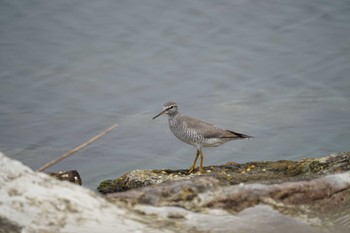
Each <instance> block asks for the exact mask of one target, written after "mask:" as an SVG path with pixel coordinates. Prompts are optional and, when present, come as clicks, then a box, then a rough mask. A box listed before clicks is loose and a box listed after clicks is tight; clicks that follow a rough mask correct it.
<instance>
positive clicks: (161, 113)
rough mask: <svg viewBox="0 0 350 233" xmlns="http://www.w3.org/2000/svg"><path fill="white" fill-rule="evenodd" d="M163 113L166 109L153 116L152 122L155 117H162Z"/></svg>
mask: <svg viewBox="0 0 350 233" xmlns="http://www.w3.org/2000/svg"><path fill="white" fill-rule="evenodd" d="M165 111H166V109H164V110H163V111H161V112H160V113H159V114H157V115H156V116H154V117H153V118H152V120H154V119H156V118H157V117H159V116H161V115H163V114H164V113H165Z"/></svg>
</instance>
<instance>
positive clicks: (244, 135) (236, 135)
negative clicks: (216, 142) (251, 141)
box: [226, 130, 253, 139]
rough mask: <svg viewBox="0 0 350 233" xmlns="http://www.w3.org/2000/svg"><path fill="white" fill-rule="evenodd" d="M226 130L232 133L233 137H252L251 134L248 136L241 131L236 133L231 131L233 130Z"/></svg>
mask: <svg viewBox="0 0 350 233" xmlns="http://www.w3.org/2000/svg"><path fill="white" fill-rule="evenodd" d="M226 131H228V132H230V133H231V134H233V135H234V136H233V137H235V138H242V139H243V138H246V139H248V138H253V137H252V136H249V135H246V134H242V133H236V132H233V131H231V130H226Z"/></svg>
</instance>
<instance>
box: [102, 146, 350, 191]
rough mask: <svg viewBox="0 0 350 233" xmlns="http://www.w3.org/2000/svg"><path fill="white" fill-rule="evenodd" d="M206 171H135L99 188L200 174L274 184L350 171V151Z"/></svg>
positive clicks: (222, 180) (133, 186)
mask: <svg viewBox="0 0 350 233" xmlns="http://www.w3.org/2000/svg"><path fill="white" fill-rule="evenodd" d="M204 170H205V174H202V175H200V174H189V173H188V171H187V170H168V169H165V170H135V171H131V172H128V173H126V174H125V175H123V176H121V177H119V178H117V179H114V180H106V181H103V182H101V184H100V185H99V186H98V188H97V190H98V191H99V192H100V193H103V194H107V193H113V192H120V191H127V190H132V189H136V188H140V187H145V186H149V185H155V184H160V183H163V182H169V181H177V180H190V179H194V178H196V177H198V176H205V177H214V178H216V179H217V180H219V181H220V183H221V184H222V185H235V184H240V183H255V182H259V183H263V184H273V183H281V182H286V181H297V180H309V179H313V178H315V177H319V176H321V175H325V174H334V173H339V172H342V171H348V170H350V153H349V152H346V153H336V154H331V155H329V156H326V157H322V158H307V159H303V160H300V161H288V160H281V161H261V162H249V163H245V164H237V163H227V164H225V165H221V166H208V167H205V168H204Z"/></svg>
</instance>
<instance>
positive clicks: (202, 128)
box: [152, 101, 253, 174]
mask: <svg viewBox="0 0 350 233" xmlns="http://www.w3.org/2000/svg"><path fill="white" fill-rule="evenodd" d="M163 114H167V115H168V123H169V128H170V130H171V132H172V133H173V134H174V135H175V137H177V138H178V139H179V140H180V141H183V142H185V143H187V144H190V145H192V146H194V147H196V149H197V152H196V157H195V159H194V161H193V164H192V166H191V167H190V169H189V170H188V172H189V173H193V172H194V171H195V169H196V163H197V160H198V158H199V157H200V165H199V173H200V174H202V173H203V172H204V170H203V159H204V155H203V152H202V148H203V147H217V146H220V145H222V144H224V143H226V142H228V141H232V140H238V139H249V138H253V137H252V136H249V135H245V134H241V133H237V132H234V131H231V130H227V129H221V128H219V127H216V126H215V125H213V124H211V123H208V122H205V121H202V120H200V119H196V118H193V117H190V116H183V115H181V114H180V112H179V110H178V106H177V104H176V103H175V102H172V101H171V102H167V103H165V104H164V106H163V110H162V111H161V112H160V113H158V114H157V115H156V116H154V117H153V118H152V119H153V120H154V119H156V118H157V117H159V116H161V115H163Z"/></svg>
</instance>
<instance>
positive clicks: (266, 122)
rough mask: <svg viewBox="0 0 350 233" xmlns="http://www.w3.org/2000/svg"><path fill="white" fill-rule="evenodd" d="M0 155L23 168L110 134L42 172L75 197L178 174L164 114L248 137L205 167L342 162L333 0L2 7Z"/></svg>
mask: <svg viewBox="0 0 350 233" xmlns="http://www.w3.org/2000/svg"><path fill="white" fill-rule="evenodd" d="M0 6H1V7H0V33H1V37H0V51H1V53H0V54H1V55H0V82H1V86H0V150H1V151H3V152H4V153H5V154H6V155H7V156H9V157H11V158H15V159H18V160H20V161H22V162H23V163H24V164H26V165H28V166H30V167H31V168H33V169H37V168H39V167H40V166H41V165H43V164H44V163H46V162H48V161H51V160H52V159H54V158H56V157H58V156H60V155H61V154H63V153H65V152H66V151H68V150H70V149H72V148H74V147H76V146H78V145H80V144H81V143H83V142H85V141H86V140H88V139H90V138H91V137H93V136H95V135H96V134H98V133H99V132H101V131H102V130H104V129H106V128H108V127H110V126H111V125H112V124H114V123H118V124H119V127H118V128H117V129H116V130H114V131H112V132H111V133H109V134H107V135H106V136H104V137H103V138H101V139H100V140H99V141H97V142H95V143H94V144H92V145H90V146H89V147H87V148H85V149H84V150H81V151H79V152H78V153H77V154H75V155H73V156H71V157H70V158H68V159H66V160H63V161H62V162H60V163H59V164H57V165H55V166H53V167H51V168H50V169H48V171H57V170H70V169H77V170H78V171H79V172H80V174H81V176H82V179H83V185H84V186H86V187H88V188H90V189H95V188H96V186H97V185H98V184H99V182H100V181H102V180H104V179H108V178H115V177H118V176H120V175H122V174H123V173H125V172H127V171H129V170H132V169H152V168H177V169H178V168H186V167H190V165H191V163H192V161H193V159H194V155H195V149H194V148H193V147H191V146H189V145H186V144H183V143H181V142H179V141H178V140H177V139H176V138H175V137H174V136H173V135H172V134H171V133H170V130H169V129H168V126H167V119H166V117H161V118H157V119H156V120H151V118H152V117H153V116H154V115H155V114H157V113H158V112H159V111H160V110H161V108H162V105H163V104H164V103H165V102H167V101H170V100H172V101H176V102H177V103H178V104H179V108H180V111H181V112H182V113H183V114H186V115H191V116H194V117H198V118H201V119H203V120H207V121H210V122H213V123H215V124H216V125H218V126H221V127H225V128H228V129H231V130H235V131H237V132H241V133H245V134H249V135H252V136H254V137H255V138H254V139H252V140H245V141H236V142H230V143H227V144H225V145H223V146H220V147H219V148H212V149H206V150H204V155H205V160H204V163H205V165H209V164H223V163H226V162H228V161H236V162H248V161H253V160H281V159H300V158H304V157H318V156H323V155H326V154H329V153H332V152H340V151H348V150H350V145H349V141H350V77H349V74H350V63H349V61H350V40H349V38H350V4H349V1H346V0H338V1H326V0H310V1H304V0H261V1H249V0H236V1H230V0H220V1H195V0H191V1H188V0H186V1H185V0H182V1H170V0H167V1H164V0H154V1H142V0H138V1H136V0H132V1H113V0H101V1H92V0H76V1H70V0H62V1H44V0H36V1H20V0H12V1H2V2H1V3H0Z"/></svg>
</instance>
